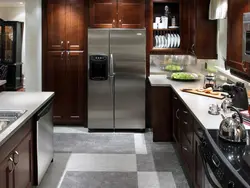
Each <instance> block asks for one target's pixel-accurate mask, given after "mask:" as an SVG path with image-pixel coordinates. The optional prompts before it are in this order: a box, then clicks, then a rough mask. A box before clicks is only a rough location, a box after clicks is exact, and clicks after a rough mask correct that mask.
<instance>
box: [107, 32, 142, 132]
mask: <svg viewBox="0 0 250 188" xmlns="http://www.w3.org/2000/svg"><path fill="white" fill-rule="evenodd" d="M110 53H111V54H112V55H113V59H114V73H115V77H114V78H115V129H144V128H145V69H146V34H145V30H137V29H134V30H126V29H125V30H111V31H110Z"/></svg>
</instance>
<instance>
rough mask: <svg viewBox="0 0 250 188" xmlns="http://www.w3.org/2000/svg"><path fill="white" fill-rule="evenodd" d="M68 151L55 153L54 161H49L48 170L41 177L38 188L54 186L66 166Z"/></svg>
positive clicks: (54, 187)
mask: <svg viewBox="0 0 250 188" xmlns="http://www.w3.org/2000/svg"><path fill="white" fill-rule="evenodd" d="M70 155H71V154H70V153H55V154H54V162H53V163H51V165H50V167H49V169H48V171H47V172H46V174H45V176H44V177H43V179H42V182H41V184H40V185H39V188H50V187H51V188H52V187H53V188H56V187H57V185H58V184H59V182H60V180H61V178H62V176H63V173H64V170H65V168H66V165H67V162H68V159H69V157H70Z"/></svg>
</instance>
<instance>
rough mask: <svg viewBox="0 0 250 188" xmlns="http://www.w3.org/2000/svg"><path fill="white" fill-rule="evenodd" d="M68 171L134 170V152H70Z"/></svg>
mask: <svg viewBox="0 0 250 188" xmlns="http://www.w3.org/2000/svg"><path fill="white" fill-rule="evenodd" d="M66 169H67V170H68V171H99V172H100V171H103V172H136V171H137V167H136V155H135V154H122V155H121V154H81V153H73V154H71V156H70V158H69V161H68V164H67V167H66Z"/></svg>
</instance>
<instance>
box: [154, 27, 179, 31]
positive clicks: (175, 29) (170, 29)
mask: <svg viewBox="0 0 250 188" xmlns="http://www.w3.org/2000/svg"><path fill="white" fill-rule="evenodd" d="M177 30H179V27H178V28H167V29H153V31H177Z"/></svg>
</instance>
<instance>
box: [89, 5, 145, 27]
mask: <svg viewBox="0 0 250 188" xmlns="http://www.w3.org/2000/svg"><path fill="white" fill-rule="evenodd" d="M89 6H90V14H89V26H90V27H92V28H144V27H145V0H119V1H118V0H90V3H89Z"/></svg>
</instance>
